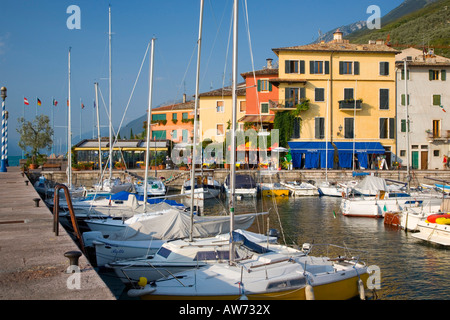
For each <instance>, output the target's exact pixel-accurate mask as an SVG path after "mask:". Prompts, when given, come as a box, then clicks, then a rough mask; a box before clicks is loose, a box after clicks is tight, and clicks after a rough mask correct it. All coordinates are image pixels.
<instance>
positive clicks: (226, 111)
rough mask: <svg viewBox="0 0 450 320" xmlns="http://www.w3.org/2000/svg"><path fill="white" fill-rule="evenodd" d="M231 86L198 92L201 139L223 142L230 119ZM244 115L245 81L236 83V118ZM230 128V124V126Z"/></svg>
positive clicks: (231, 103)
mask: <svg viewBox="0 0 450 320" xmlns="http://www.w3.org/2000/svg"><path fill="white" fill-rule="evenodd" d="M232 105H233V101H232V94H231V87H226V88H221V89H217V90H213V91H209V92H205V93H201V94H199V118H200V126H199V128H200V132H201V139H202V140H205V139H211V140H212V141H213V142H224V140H225V136H226V131H227V129H228V128H229V126H230V124H231V120H232ZM244 115H245V83H241V84H238V85H237V113H236V119H240V118H242V117H243V116H244ZM230 128H231V126H230Z"/></svg>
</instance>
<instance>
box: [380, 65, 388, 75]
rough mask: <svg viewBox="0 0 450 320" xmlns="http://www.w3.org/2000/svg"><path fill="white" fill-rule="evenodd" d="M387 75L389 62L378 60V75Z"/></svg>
mask: <svg viewBox="0 0 450 320" xmlns="http://www.w3.org/2000/svg"><path fill="white" fill-rule="evenodd" d="M388 75H389V62H380V76H388Z"/></svg>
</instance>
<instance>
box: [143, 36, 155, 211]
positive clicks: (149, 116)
mask: <svg viewBox="0 0 450 320" xmlns="http://www.w3.org/2000/svg"><path fill="white" fill-rule="evenodd" d="M155 40H156V39H155V38H152V50H151V55H150V73H149V85H148V110H147V146H146V151H145V178H144V209H145V208H146V207H147V197H148V194H147V187H148V166H149V161H150V125H151V121H152V96H153V59H154V52H155ZM155 143H156V141H155Z"/></svg>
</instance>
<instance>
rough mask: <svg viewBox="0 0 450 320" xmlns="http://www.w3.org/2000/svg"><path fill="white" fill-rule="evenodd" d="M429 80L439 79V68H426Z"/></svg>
mask: <svg viewBox="0 0 450 320" xmlns="http://www.w3.org/2000/svg"><path fill="white" fill-rule="evenodd" d="M428 73H429V78H430V81H433V80H439V70H428Z"/></svg>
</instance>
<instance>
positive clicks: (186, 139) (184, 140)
mask: <svg viewBox="0 0 450 320" xmlns="http://www.w3.org/2000/svg"><path fill="white" fill-rule="evenodd" d="M181 134H182V135H183V142H188V131H187V130H183V131H182V132H181Z"/></svg>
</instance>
